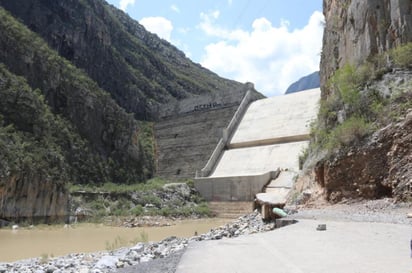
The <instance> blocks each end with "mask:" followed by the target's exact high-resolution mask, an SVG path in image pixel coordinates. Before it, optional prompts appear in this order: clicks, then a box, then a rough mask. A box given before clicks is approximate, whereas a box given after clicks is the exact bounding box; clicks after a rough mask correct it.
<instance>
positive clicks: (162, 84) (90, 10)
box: [0, 0, 241, 120]
mask: <svg viewBox="0 0 412 273" xmlns="http://www.w3.org/2000/svg"><path fill="white" fill-rule="evenodd" d="M0 5H2V6H3V7H4V8H5V9H7V10H8V11H9V12H11V13H12V14H13V16H15V17H16V18H19V19H20V20H22V22H24V24H25V25H26V26H28V27H29V28H30V29H31V30H32V31H34V32H36V33H37V34H39V35H40V36H41V37H42V38H43V39H44V40H45V41H46V42H47V43H48V45H49V46H50V47H51V48H53V49H54V50H56V52H58V54H59V55H60V56H62V57H64V58H66V59H67V60H69V61H70V62H71V63H72V64H74V65H75V66H77V67H79V68H81V69H84V71H85V72H86V73H87V75H89V77H90V78H91V79H93V80H94V81H95V82H96V83H97V84H98V85H99V86H100V87H101V88H103V89H104V90H106V91H107V92H109V93H110V95H111V96H112V98H113V99H114V100H115V101H116V102H117V103H118V104H119V105H120V106H121V107H122V108H124V109H125V110H126V111H127V112H129V113H133V114H134V115H135V117H136V118H137V119H140V120H152V119H156V118H157V117H158V116H161V115H162V114H164V113H163V112H164V111H166V108H168V106H169V104H173V103H175V102H176V101H179V100H181V99H184V98H187V97H191V96H195V95H199V94H207V93H210V92H225V91H227V90H230V89H239V88H240V87H241V84H240V83H237V82H234V81H230V80H226V79H222V78H220V77H219V76H217V75H216V74H214V73H213V72H211V71H209V70H207V69H204V68H203V67H201V66H200V65H198V64H195V63H193V62H192V61H190V60H189V59H188V58H186V57H185V56H184V54H183V53H182V52H181V51H179V50H178V49H177V48H175V47H174V46H173V45H171V44H169V43H168V42H167V41H165V40H162V39H160V38H158V37H157V36H156V35H154V34H151V33H149V32H147V31H146V30H145V29H144V28H143V26H141V25H140V24H139V23H138V22H136V21H134V20H133V19H131V18H130V17H129V16H128V15H127V14H126V13H124V12H123V11H121V10H118V9H116V8H115V7H113V6H110V5H109V4H107V3H106V2H105V1H103V0H84V1H78V0H76V1H70V2H69V3H68V2H67V1H66V0H14V1H9V0H0ZM39 18H47V20H46V19H44V20H39ZM171 109H173V107H172V108H171ZM172 111H173V110H172ZM168 114H170V113H168Z"/></svg>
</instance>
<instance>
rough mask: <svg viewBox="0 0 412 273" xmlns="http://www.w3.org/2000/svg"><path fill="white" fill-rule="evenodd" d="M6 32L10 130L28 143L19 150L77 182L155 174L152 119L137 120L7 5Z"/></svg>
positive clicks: (2, 54) (2, 27) (3, 56)
mask: <svg viewBox="0 0 412 273" xmlns="http://www.w3.org/2000/svg"><path fill="white" fill-rule="evenodd" d="M0 32H1V33H2V35H1V36H0V48H1V51H0V62H2V63H3V64H4V65H2V66H1V73H2V74H1V75H2V78H3V79H2V85H1V96H2V99H1V108H0V111H1V114H2V115H3V118H2V120H3V121H2V123H3V126H4V129H3V130H5V131H4V132H9V133H11V134H12V135H16V136H17V135H21V136H22V137H23V138H21V139H22V142H24V143H28V144H25V145H23V147H25V148H23V147H21V148H18V149H20V151H22V152H23V153H24V152H27V153H32V154H33V160H34V161H35V162H36V164H39V165H38V166H41V168H38V169H39V170H40V169H43V170H44V172H52V170H55V172H56V175H58V176H59V177H61V180H66V181H70V182H73V183H104V182H107V181H110V182H114V183H135V182H138V181H144V180H146V179H147V178H149V177H151V176H152V175H153V172H154V163H153V150H154V148H153V142H152V140H151V139H152V138H153V135H152V130H151V126H150V125H149V124H146V123H144V122H136V121H135V120H134V119H133V116H132V115H130V114H127V113H125V111H124V110H123V109H121V108H120V107H119V106H118V105H117V104H116V103H115V102H114V101H113V100H112V99H111V98H110V96H109V95H108V94H107V93H106V92H105V91H104V90H102V89H100V88H99V87H98V86H97V84H96V83H95V82H93V81H92V80H90V79H89V78H88V76H87V75H86V74H85V73H84V72H82V71H81V70H79V69H77V68H75V67H74V66H73V65H72V64H70V63H69V62H68V61H67V60H65V59H63V58H62V57H60V56H59V55H58V54H57V53H56V52H55V51H53V50H51V49H50V48H49V47H48V46H47V44H46V43H45V42H44V41H43V40H42V39H41V38H39V37H38V36H37V35H36V34H34V33H32V32H31V31H30V30H28V29H27V28H26V27H25V26H23V25H22V24H21V23H19V22H18V21H17V20H15V19H14V18H13V17H12V16H10V15H9V14H7V12H6V11H5V10H3V9H0ZM8 70H9V71H10V72H9V71H8ZM12 73H15V74H19V75H21V76H23V77H24V78H25V80H24V79H23V78H18V77H16V76H14V75H13V74H12ZM26 81H27V82H26ZM30 87H31V88H30ZM32 89H35V91H32ZM16 143H17V142H16ZM30 147H32V148H30ZM16 149H17V148H16ZM21 149H23V150H21ZM3 151H5V150H2V152H3ZM51 154H55V156H51ZM14 161H15V162H19V160H18V157H16V158H14V159H13V160H12V159H10V161H9V160H8V162H14ZM36 164H31V165H32V167H33V168H34V167H35V166H36ZM64 166H66V167H64Z"/></svg>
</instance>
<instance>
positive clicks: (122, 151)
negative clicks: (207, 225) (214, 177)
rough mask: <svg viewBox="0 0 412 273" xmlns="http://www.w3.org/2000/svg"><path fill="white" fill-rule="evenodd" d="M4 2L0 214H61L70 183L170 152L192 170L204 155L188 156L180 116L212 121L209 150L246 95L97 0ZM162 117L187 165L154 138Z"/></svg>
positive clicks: (114, 176)
mask: <svg viewBox="0 0 412 273" xmlns="http://www.w3.org/2000/svg"><path fill="white" fill-rule="evenodd" d="M0 5H1V7H0V33H2V35H1V36H0V100H1V101H0V132H1V135H0V145H1V147H2V149H1V150H0V200H1V202H0V218H6V219H15V220H22V219H35V218H36V219H38V220H39V219H40V220H41V221H49V220H53V219H62V218H63V217H64V216H65V215H67V214H68V213H69V211H68V208H69V204H68V202H69V195H68V191H67V186H68V185H69V184H88V185H90V184H92V185H101V184H103V183H107V182H111V183H116V184H134V183H142V182H145V181H146V180H147V179H149V178H151V177H153V176H156V175H157V174H158V173H161V171H162V170H161V169H159V168H158V166H159V165H160V166H163V165H162V164H163V163H162V162H161V160H160V163H158V161H159V160H158V159H159V158H160V159H161V158H165V156H166V157H167V158H168V159H167V160H170V161H171V162H180V163H178V164H186V165H187V164H188V162H192V163H194V165H193V167H189V168H186V169H185V170H186V171H185V172H182V174H181V175H180V176H179V177H177V178H180V177H183V178H185V177H193V175H194V172H195V168H198V166H202V165H203V164H204V161H205V160H207V158H208V156H209V153H210V152H211V151H209V150H208V149H204V150H202V151H201V152H200V153H192V152H191V150H192V149H193V147H192V146H190V145H189V146H188V145H186V142H187V143H195V141H196V140H195V138H197V134H194V133H193V132H194V131H196V130H198V128H197V127H196V126H192V128H191V132H181V130H185V127H184V126H183V127H180V126H182V124H179V120H180V119H181V118H185V117H186V118H187V119H188V120H192V121H193V123H194V124H199V126H202V123H203V122H206V123H207V124H209V125H208V126H210V128H214V129H212V130H210V132H211V133H212V135H213V136H214V137H213V138H208V137H207V136H208V134H209V133H208V132H206V134H205V137H204V138H203V139H202V140H201V141H200V142H202V143H200V145H205V147H209V146H210V147H212V146H214V145H215V144H214V143H215V142H216V141H217V140H216V139H218V138H219V137H220V130H219V128H223V127H225V126H226V124H227V123H228V122H229V120H230V118H231V113H232V112H233V111H235V110H236V106H237V105H238V104H239V103H240V101H241V100H242V97H243V96H244V94H245V92H246V91H247V90H246V89H245V85H244V84H240V83H237V82H235V81H231V80H227V79H223V78H220V77H218V76H217V75H216V74H214V73H213V72H210V71H208V70H206V69H204V68H203V67H201V66H200V65H198V64H195V63H193V62H191V61H190V60H189V59H187V58H186V57H185V56H184V54H183V53H182V52H181V51H179V50H178V49H176V48H175V47H174V46H172V45H170V44H169V43H168V42H166V41H164V40H161V39H159V38H158V37H157V36H156V35H153V34H150V33H148V32H147V31H145V29H144V28H143V27H142V26H141V25H139V24H138V23H137V22H136V21H133V20H132V19H131V18H130V17H128V16H127V15H126V14H125V13H123V12H122V11H119V10H117V9H116V8H114V7H113V6H110V5H108V4H107V3H105V2H104V1H101V0H73V1H47V0H41V1H40V0H29V1H5V0H0ZM3 7H4V8H5V9H3ZM6 9H7V11H6ZM10 13H12V14H10ZM254 92H255V96H256V98H258V97H262V95H260V94H259V93H258V92H256V91H254ZM205 105H206V106H207V105H213V107H212V108H213V109H211V108H210V107H204V106H205ZM224 109H230V110H224ZM214 110H217V111H225V113H226V114H225V115H218V116H217V117H216V115H211V116H209V115H208V114H207V112H210V111H214ZM191 115H193V117H191ZM198 119H199V120H198ZM161 120H167V122H169V123H170V122H171V124H175V125H173V126H174V128H175V130H176V131H178V132H181V134H180V135H185V137H184V138H177V139H176V137H173V136H172V137H173V138H174V143H175V144H176V145H177V146H178V147H180V149H181V150H183V153H186V154H187V156H186V157H185V159H184V160H183V161H182V160H180V161H177V160H174V158H178V157H179V156H180V155H181V154H182V152H181V153H179V154H178V153H172V154H170V153H169V150H167V149H168V148H163V146H162V145H158V144H157V142H159V139H155V136H158V135H159V133H156V134H155V132H154V130H155V124H154V123H153V121H156V122H158V121H161ZM174 120H176V121H174ZM156 128H159V126H157V127H156ZM192 131H193V132H192ZM166 142H167V141H166ZM167 143H168V142H167ZM185 151H186V152H185ZM192 163H191V164H192ZM188 166H189V165H188ZM190 166H191V165H190ZM165 167H169V166H165ZM172 167H173V168H180V166H179V165H178V166H172ZM174 172H176V170H173V174H174ZM166 173H167V172H166ZM166 176H167V175H166Z"/></svg>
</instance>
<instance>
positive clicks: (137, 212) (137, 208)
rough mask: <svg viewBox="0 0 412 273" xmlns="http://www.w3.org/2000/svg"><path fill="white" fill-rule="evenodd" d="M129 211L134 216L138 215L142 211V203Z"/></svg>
mask: <svg viewBox="0 0 412 273" xmlns="http://www.w3.org/2000/svg"><path fill="white" fill-rule="evenodd" d="M130 213H131V214H132V215H134V216H140V215H142V214H143V213H144V209H143V207H142V205H137V206H135V207H134V208H132V209H131V210H130Z"/></svg>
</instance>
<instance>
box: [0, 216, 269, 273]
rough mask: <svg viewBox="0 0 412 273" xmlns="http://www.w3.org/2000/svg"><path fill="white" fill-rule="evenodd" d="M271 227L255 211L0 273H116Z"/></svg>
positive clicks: (1, 269) (3, 267)
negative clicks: (185, 233)
mask: <svg viewBox="0 0 412 273" xmlns="http://www.w3.org/2000/svg"><path fill="white" fill-rule="evenodd" d="M274 228H275V224H274V223H273V222H264V221H263V220H262V218H261V216H260V214H259V213H258V212H253V213H251V214H249V215H245V216H242V217H240V218H238V219H237V220H235V221H234V222H232V223H230V224H226V225H224V226H221V227H219V228H215V229H212V230H211V231H209V232H208V233H205V234H202V235H198V236H194V237H191V238H177V237H169V238H167V239H165V240H163V241H160V242H151V243H138V244H137V245H135V246H134V247H131V248H120V249H117V250H114V251H102V252H97V253H90V254H84V253H83V254H70V255H67V256H63V257H58V258H39V259H29V260H25V261H20V262H15V263H8V264H0V273H6V272H10V273H14V272H16V273H17V272H19V273H24V272H27V273H29V272H30V273H32V272H34V273H37V272H39V273H40V272H42V273H43V272H46V273H109V272H115V271H116V270H117V269H118V268H123V267H128V266H133V265H137V264H139V263H143V262H147V261H150V260H153V259H157V258H164V257H167V256H169V255H171V254H173V253H176V252H177V251H181V250H183V249H185V248H186V247H187V245H188V244H189V243H190V242H193V241H202V240H219V239H222V238H224V237H227V238H232V237H237V236H239V235H243V234H252V233H257V232H264V231H269V230H272V229H274Z"/></svg>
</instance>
